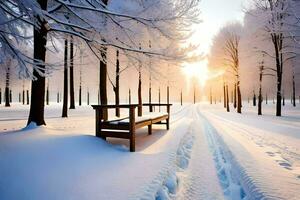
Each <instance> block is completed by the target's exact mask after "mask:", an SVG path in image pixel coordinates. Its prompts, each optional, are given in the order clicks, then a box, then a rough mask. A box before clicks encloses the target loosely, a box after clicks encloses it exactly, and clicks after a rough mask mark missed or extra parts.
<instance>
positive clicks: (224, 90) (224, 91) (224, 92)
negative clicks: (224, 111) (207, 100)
mask: <svg viewBox="0 0 300 200" xmlns="http://www.w3.org/2000/svg"><path fill="white" fill-rule="evenodd" d="M223 94H224V108H226V87H225V83H223Z"/></svg>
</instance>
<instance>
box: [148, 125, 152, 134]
mask: <svg viewBox="0 0 300 200" xmlns="http://www.w3.org/2000/svg"><path fill="white" fill-rule="evenodd" d="M148 135H152V124H150V125H148Z"/></svg>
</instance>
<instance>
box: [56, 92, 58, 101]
mask: <svg viewBox="0 0 300 200" xmlns="http://www.w3.org/2000/svg"><path fill="white" fill-rule="evenodd" d="M56 102H57V103H59V92H58V93H57V94H56Z"/></svg>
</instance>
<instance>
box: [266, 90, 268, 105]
mask: <svg viewBox="0 0 300 200" xmlns="http://www.w3.org/2000/svg"><path fill="white" fill-rule="evenodd" d="M266 105H268V93H266Z"/></svg>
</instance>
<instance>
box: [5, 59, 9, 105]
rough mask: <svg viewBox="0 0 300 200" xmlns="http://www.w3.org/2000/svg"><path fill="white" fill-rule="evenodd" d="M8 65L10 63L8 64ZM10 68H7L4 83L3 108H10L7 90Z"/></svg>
mask: <svg viewBox="0 0 300 200" xmlns="http://www.w3.org/2000/svg"><path fill="white" fill-rule="evenodd" d="M8 64H9V65H10V62H9V63H8ZM9 78H10V66H7V71H6V81H5V107H10V98H9V96H10V92H9V91H10V90H9Z"/></svg>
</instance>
